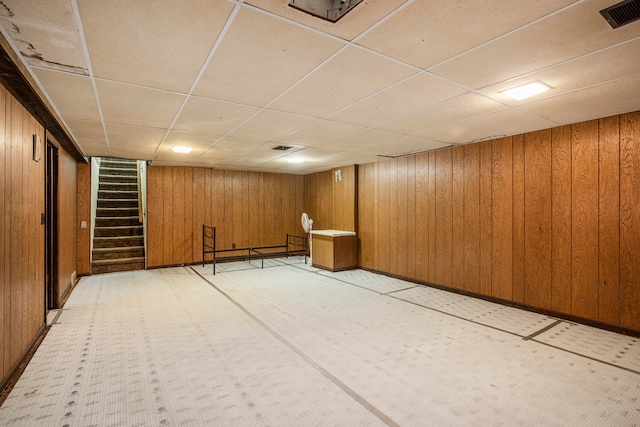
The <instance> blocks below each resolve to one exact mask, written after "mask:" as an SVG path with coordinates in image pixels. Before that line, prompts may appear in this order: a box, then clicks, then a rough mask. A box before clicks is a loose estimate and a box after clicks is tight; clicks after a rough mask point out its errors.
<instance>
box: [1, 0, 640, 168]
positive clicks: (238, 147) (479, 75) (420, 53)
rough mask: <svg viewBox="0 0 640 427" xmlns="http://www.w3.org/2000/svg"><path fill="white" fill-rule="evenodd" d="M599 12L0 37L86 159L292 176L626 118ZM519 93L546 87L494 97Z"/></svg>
mask: <svg viewBox="0 0 640 427" xmlns="http://www.w3.org/2000/svg"><path fill="white" fill-rule="evenodd" d="M615 1H616V0H541V1H536V2H526V3H523V2H516V1H514V0H487V1H485V2H446V1H444V0H388V1H386V0H385V1H381V0H365V1H363V2H362V3H361V4H360V5H359V6H358V7H356V8H355V9H354V10H352V11H351V12H349V13H348V14H347V15H346V16H345V17H344V18H343V19H341V20H340V21H338V22H337V23H335V24H332V23H329V22H326V21H323V20H320V19H317V18H314V17H311V16H310V15H308V14H306V13H304V12H300V11H298V10H295V9H293V8H291V7H288V6H287V3H288V0H245V1H244V2H243V1H236V0H228V1H217V2H211V1H209V0H185V1H183V2H180V3H176V2H169V1H168V0H157V1H154V2H130V1H124V0H114V1H110V2H104V1H102V2H101V1H98V0H74V1H73V2H67V1H59V2H36V1H34V0H5V1H3V2H2V3H1V5H2V10H4V11H5V12H6V13H5V14H4V15H3V19H2V20H0V26H2V27H3V34H4V35H5V36H6V37H9V38H10V40H9V41H10V43H9V44H10V47H12V48H14V47H15V50H16V53H17V54H18V55H21V53H20V52H22V58H23V60H24V64H19V67H18V68H23V67H25V66H26V68H27V69H28V71H29V73H30V74H31V76H33V77H34V78H35V79H36V80H37V83H38V84H39V85H40V86H41V88H40V90H39V91H42V92H43V93H47V94H48V96H49V97H50V98H51V103H52V104H53V106H54V109H55V110H56V111H57V112H58V113H59V115H60V116H61V118H62V120H63V127H67V128H68V129H69V132H70V134H71V136H72V138H73V139H74V140H75V142H76V144H77V145H78V146H79V147H80V148H81V150H82V151H83V153H86V154H87V155H92V156H96V155H113V156H117V157H125V158H141V159H149V158H151V157H153V156H154V155H155V154H157V156H156V160H157V161H158V163H160V164H167V165H176V166H184V165H189V166H198V167H217V168H232V169H240V170H254V171H257V170H260V171H278V172H288V173H309V172H313V171H319V170H327V169H331V168H332V167H335V166H340V165H345V164H354V163H356V164H360V163H361V162H365V161H377V160H378V159H380V157H377V156H376V154H379V153H390V154H397V152H398V151H405V152H406V151H414V149H419V150H422V149H427V148H429V147H431V146H434V147H435V146H437V145H436V144H438V143H451V142H453V143H466V142H468V141H473V140H476V139H483V138H487V137H491V136H495V135H503V134H504V135H509V134H517V133H523V132H528V131H531V130H536V129H539V128H541V127H552V126H555V125H556V124H565V123H574V122H577V121H581V120H589V119H593V118H597V117H602V116H609V115H614V114H620V113H623V112H628V111H634V110H640V99H639V98H638V95H637V94H638V93H639V91H638V88H639V87H640V82H639V81H638V76H637V73H639V72H640V55H637V52H638V51H639V50H640V21H638V22H634V23H631V24H629V25H626V26H623V27H621V28H618V29H616V30H613V29H611V28H610V27H609V25H608V24H607V23H606V21H605V20H604V18H602V17H601V16H600V14H599V13H598V11H599V10H600V9H602V8H604V7H607V6H610V5H612V4H613V3H615ZM76 4H77V9H75V7H76ZM234 10H235V11H234ZM232 11H234V12H232ZM76 12H79V14H76ZM83 35H84V36H86V38H85V40H82V39H81V37H82V36H83ZM423 40H424V41H423ZM83 42H84V43H83ZM85 47H86V49H87V51H86V52H85ZM85 54H86V57H85ZM9 56H10V57H13V56H14V54H13V53H10V55H9ZM85 58H89V59H90V60H91V67H92V69H93V73H94V75H89V76H88V77H80V76H79V75H86V74H88V67H89V64H88V63H86V61H85ZM208 59H210V60H211V61H210V62H208ZM25 64H26V65H25ZM205 67H206V68H205ZM420 67H429V68H428V70H429V71H424V70H420ZM52 70H55V71H52ZM432 71H433V73H432ZM434 73H435V74H437V75H435V74H434ZM28 79H31V77H28ZM198 79H199V80H198ZM531 80H541V81H544V82H545V83H547V84H549V85H551V86H552V87H553V88H552V90H550V91H548V92H546V93H544V94H541V95H539V96H537V97H536V98H533V99H530V100H526V101H520V102H516V101H512V100H509V99H507V98H505V97H504V96H503V95H502V94H500V91H502V90H504V89H508V88H510V87H513V86H515V85H518V84H520V83H527V82H529V81H531ZM94 87H95V88H97V92H98V100H95V99H93V98H94V96H95V94H94ZM192 89H193V90H194V91H195V92H194V94H187V92H189V91H190V90H192ZM472 89H473V90H472ZM470 90H472V92H471V93H465V91H466V92H468V91H470ZM187 95H189V99H188V100H187V102H184V101H185V99H186V98H185V96H187ZM98 102H99V103H98ZM258 107H264V108H265V110H264V111H263V110H261V109H259V108H258ZM100 109H101V110H100ZM100 111H101V112H102V114H100ZM101 120H102V121H101ZM104 128H106V129H107V131H108V140H107V139H105V135H104V131H103V129H104ZM165 136H166V140H164V142H163V138H165ZM435 141H437V142H435ZM161 142H163V143H162V145H160V144H161ZM178 143H180V144H182V145H193V146H194V148H196V149H195V150H194V151H193V152H192V153H191V154H190V155H188V156H178V155H175V154H174V153H172V152H170V151H168V150H169V149H170V148H171V146H172V145H175V144H178ZM274 145H291V146H294V149H293V150H292V151H290V152H286V153H282V152H274V151H273V150H272V149H271V148H272V147H273V146H274ZM441 145H442V144H441ZM109 147H111V151H110V149H109ZM305 147H307V148H309V147H311V148H313V150H311V149H308V150H305ZM205 150H206V151H205ZM305 151H306V154H305V155H307V156H309V157H310V158H309V162H305V163H303V164H302V166H300V165H294V164H289V163H284V162H283V161H284V159H280V160H277V159H279V158H282V157H286V156H291V155H292V154H297V153H299V154H300V155H302V153H303V152H305ZM311 157H313V158H311ZM185 159H189V160H185Z"/></svg>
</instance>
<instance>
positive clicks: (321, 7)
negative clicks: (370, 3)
mask: <svg viewBox="0 0 640 427" xmlns="http://www.w3.org/2000/svg"><path fill="white" fill-rule="evenodd" d="M361 2H362V0H291V1H290V2H289V6H291V7H293V8H295V9H298V10H301V11H303V12H306V13H309V14H311V15H313V16H317V17H318V18H322V19H326V20H327V21H331V22H336V21H338V19H340V18H342V17H343V16H344V15H345V14H346V13H347V12H349V11H350V10H351V9H353V8H354V7H356V6H357V5H358V4H360V3H361Z"/></svg>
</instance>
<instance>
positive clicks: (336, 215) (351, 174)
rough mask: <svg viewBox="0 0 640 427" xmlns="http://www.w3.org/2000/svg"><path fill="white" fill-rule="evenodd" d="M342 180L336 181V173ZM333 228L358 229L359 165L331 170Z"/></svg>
mask: <svg viewBox="0 0 640 427" xmlns="http://www.w3.org/2000/svg"><path fill="white" fill-rule="evenodd" d="M338 171H339V173H340V181H336V178H335V176H336V173H337V172H338ZM331 178H332V179H331V228H332V229H335V230H346V231H356V221H357V216H356V212H357V209H358V205H357V198H356V188H357V187H358V174H357V166H353V165H352V166H344V167H340V168H336V169H332V170H331Z"/></svg>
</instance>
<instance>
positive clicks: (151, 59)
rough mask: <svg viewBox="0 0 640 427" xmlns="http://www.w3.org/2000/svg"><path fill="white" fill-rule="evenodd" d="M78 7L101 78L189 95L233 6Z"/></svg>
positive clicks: (161, 2)
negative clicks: (187, 93)
mask: <svg viewBox="0 0 640 427" xmlns="http://www.w3.org/2000/svg"><path fill="white" fill-rule="evenodd" d="M78 8H79V10H80V17H81V19H82V23H83V28H84V34H85V37H86V40H87V47H88V49H89V56H90V60H91V65H92V67H93V71H94V73H95V76H96V77H101V78H105V79H110V80H116V81H121V82H126V83H133V84H138V85H142V86H148V87H154V88H163V89H168V90H173V91H180V92H184V93H186V92H187V91H188V90H189V88H190V87H191V85H192V84H193V82H194V79H195V78H196V76H197V74H198V72H199V71H200V69H201V68H202V66H203V64H204V62H205V59H206V58H207V55H209V52H210V51H211V48H212V47H213V45H214V43H215V41H216V39H217V37H218V35H219V34H220V31H221V30H222V28H223V26H224V24H225V22H226V21H227V18H228V17H229V15H230V14H231V11H232V9H233V3H231V2H226V1H214V2H212V1H208V0H189V1H183V2H175V1H173V0H154V1H153V2H146V1H133V2H132V1H129V0H111V1H108V2H105V1H99V0H78Z"/></svg>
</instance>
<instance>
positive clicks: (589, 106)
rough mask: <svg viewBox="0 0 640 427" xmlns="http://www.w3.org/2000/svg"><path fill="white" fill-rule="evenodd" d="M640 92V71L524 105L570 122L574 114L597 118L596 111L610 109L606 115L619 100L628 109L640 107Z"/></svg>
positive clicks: (547, 115) (529, 109)
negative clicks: (639, 100) (639, 96)
mask: <svg viewBox="0 0 640 427" xmlns="http://www.w3.org/2000/svg"><path fill="white" fill-rule="evenodd" d="M639 94H640V74H636V75H635V76H632V77H628V78H626V79H620V80H616V81H613V82H609V83H605V84H602V85H598V86H594V87H590V88H586V89H582V90H577V91H574V92H569V93H566V94H563V95H559V96H555V97H553V98H547V99H543V100H540V101H535V102H531V103H528V104H525V105H522V106H520V108H522V109H523V110H527V111H530V112H532V113H534V114H537V115H539V116H542V117H546V118H548V119H549V120H553V121H555V122H558V123H567V120H568V119H569V118H570V117H571V118H572V119H570V120H572V121H571V122H574V121H581V120H590V119H593V118H596V117H595V116H594V114H597V112H599V111H607V112H608V113H606V115H610V114H615V110H611V109H610V107H607V106H611V105H616V104H621V105H625V106H626V107H624V109H626V111H629V108H631V109H635V110H640V103H638V99H639V98H638V95H639ZM634 105H635V108H634V107H633V106H634ZM620 112H623V111H620Z"/></svg>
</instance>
